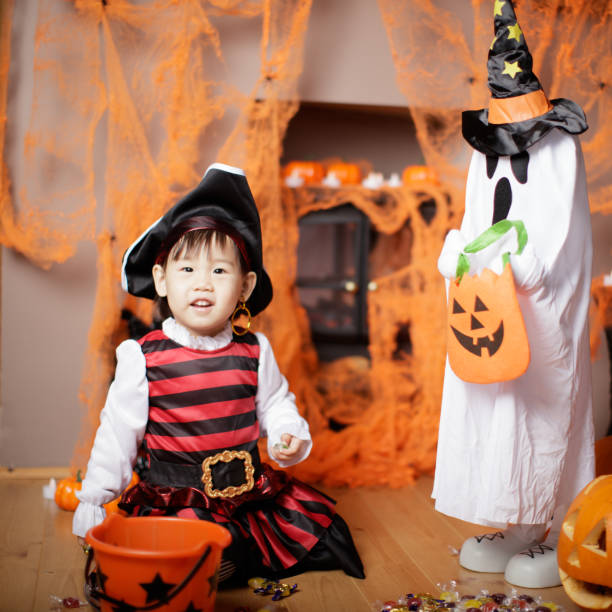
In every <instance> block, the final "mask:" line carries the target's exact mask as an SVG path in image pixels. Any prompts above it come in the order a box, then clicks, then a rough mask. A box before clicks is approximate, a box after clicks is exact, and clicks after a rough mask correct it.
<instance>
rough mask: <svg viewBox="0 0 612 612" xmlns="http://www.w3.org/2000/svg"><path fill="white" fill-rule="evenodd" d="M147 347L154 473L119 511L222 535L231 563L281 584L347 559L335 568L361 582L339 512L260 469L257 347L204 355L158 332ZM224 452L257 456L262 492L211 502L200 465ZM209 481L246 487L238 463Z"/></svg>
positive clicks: (291, 481)
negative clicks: (214, 527)
mask: <svg viewBox="0 0 612 612" xmlns="http://www.w3.org/2000/svg"><path fill="white" fill-rule="evenodd" d="M139 343H140V345H141V348H142V351H143V354H144V356H145V360H146V367H147V370H146V371H147V379H148V383H149V419H148V423H147V427H146V431H145V436H144V441H143V450H144V453H145V456H146V460H147V465H148V470H147V472H146V473H145V475H144V478H143V480H142V481H141V482H140V483H139V484H138V485H136V486H135V487H134V488H132V489H130V490H129V491H127V492H126V493H125V494H124V495H123V498H122V502H121V507H122V508H123V509H124V510H126V511H128V512H129V513H131V514H136V515H149V514H156V515H159V514H163V515H175V516H181V517H188V518H199V519H203V520H210V521H215V522H217V523H219V524H221V525H223V526H224V527H226V528H227V529H229V530H230V532H231V534H232V538H233V543H232V546H231V547H230V549H229V550H228V551H227V553H228V558H230V559H231V560H232V561H233V562H234V563H235V564H237V565H244V564H245V563H247V565H248V566H249V567H248V571H250V572H257V571H258V570H259V572H264V571H267V575H269V576H275V575H278V576H280V575H287V574H290V573H292V572H291V570H293V569H295V570H296V572H295V573H297V571H303V570H304V569H317V568H318V569H331V566H330V554H331V557H338V556H340V557H342V558H341V559H337V563H336V564H335V566H336V567H342V568H343V569H345V571H347V572H348V573H349V574H351V575H357V576H359V577H363V571H362V566H361V561H360V560H359V556H358V555H357V552H356V551H355V548H354V545H353V542H352V538H351V536H350V532H349V531H348V528H347V527H346V525H345V524H344V522H343V521H342V519H341V518H340V517H339V516H338V515H337V514H336V512H335V502H334V501H333V500H332V499H330V498H329V497H327V496H326V495H324V494H323V493H320V492H319V491H317V490H316V489H313V488H312V487H310V486H308V485H306V484H304V483H302V482H300V481H299V480H297V479H295V478H291V477H289V476H287V475H286V474H285V473H284V472H282V471H279V470H274V469H273V468H271V467H270V466H269V465H267V464H265V463H262V462H261V461H260V459H259V453H258V450H257V441H258V439H259V435H260V430H259V422H258V420H257V413H256V406H255V396H256V393H257V374H258V367H259V350H260V347H259V342H258V340H257V337H256V336H255V335H254V334H251V333H247V334H246V335H244V336H236V335H234V336H233V339H232V341H231V342H230V343H229V344H228V345H227V346H225V347H223V348H220V349H217V350H211V351H203V350H197V349H192V348H189V347H185V346H183V345H181V344H178V343H177V342H175V341H174V340H172V339H170V338H169V337H167V336H166V335H165V334H164V333H163V332H162V331H161V330H156V331H153V332H150V333H148V334H147V335H145V336H144V337H143V338H142V339H141V340H140V341H139ZM225 450H230V451H248V453H250V455H251V460H252V464H253V467H254V469H255V472H254V487H253V488H252V489H251V490H250V491H248V492H245V493H242V494H241V495H238V496H236V497H231V498H229V497H223V498H218V497H209V496H208V495H206V493H205V492H204V487H203V483H202V462H203V461H204V460H205V459H206V458H207V457H211V456H214V455H217V454H218V453H220V452H221V451H225ZM211 472H212V481H213V485H214V488H215V489H216V490H221V489H224V488H225V487H227V486H235V485H239V484H242V483H243V482H244V480H245V473H244V465H243V462H242V461H241V460H238V459H236V460H234V461H232V462H231V463H224V462H218V463H216V464H215V465H214V466H213V468H212V470H211ZM322 549H329V550H328V552H327V553H325V552H324V551H323V553H322ZM330 551H331V552H330ZM328 553H329V554H328ZM317 560H321V563H320V567H318V565H319V564H318V563H317ZM332 565H333V564H332ZM345 566H347V567H345Z"/></svg>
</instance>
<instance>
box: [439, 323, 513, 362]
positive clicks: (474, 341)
mask: <svg viewBox="0 0 612 612" xmlns="http://www.w3.org/2000/svg"><path fill="white" fill-rule="evenodd" d="M450 328H451V329H452V330H453V333H454V334H455V338H457V340H458V341H459V344H461V346H462V347H463V348H464V349H466V350H468V351H470V353H474V355H476V356H477V357H481V356H482V349H483V348H486V349H487V350H488V351H489V357H493V355H495V353H497V351H498V350H499V347H500V346H501V343H502V340H503V339H504V322H503V321H502V322H501V323H500V324H499V327H498V328H497V329H496V330H495V332H494V333H493V339H492V340H491V338H489V336H483V337H482V338H473V337H472V336H466V335H465V334H462V333H461V332H460V331H458V330H456V329H455V328H454V327H453V326H452V325H451V326H450Z"/></svg>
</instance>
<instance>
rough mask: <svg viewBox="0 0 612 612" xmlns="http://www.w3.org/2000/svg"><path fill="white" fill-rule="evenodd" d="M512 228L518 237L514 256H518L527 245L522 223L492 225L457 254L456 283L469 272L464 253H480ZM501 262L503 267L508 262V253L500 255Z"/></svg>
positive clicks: (468, 262)
mask: <svg viewBox="0 0 612 612" xmlns="http://www.w3.org/2000/svg"><path fill="white" fill-rule="evenodd" d="M512 228H514V229H515V230H516V235H517V237H518V249H517V250H516V253H515V254H516V255H520V254H521V253H522V252H523V249H524V248H525V245H526V244H527V230H526V229H525V224H524V223H523V222H522V221H510V220H509V219H502V220H501V221H498V222H497V223H496V224H495V225H492V226H491V227H490V228H488V229H487V230H485V231H484V232H483V233H482V234H480V236H478V237H477V238H475V239H474V240H472V242H470V243H469V244H468V245H466V246H465V248H464V249H463V253H460V254H459V260H458V261H457V272H456V273H455V278H456V279H457V282H458V283H459V282H460V281H461V279H462V278H463V275H464V274H467V273H468V272H469V271H470V261H469V260H468V258H467V257H466V256H465V253H477V252H478V251H482V249H484V248H486V247H488V246H489V245H491V244H493V243H494V242H496V241H497V240H499V239H500V238H501V237H502V236H503V235H504V234H506V233H508V232H509V231H510V230H511V229H512ZM502 261H503V262H504V267H505V266H506V264H507V263H508V262H509V261H510V253H509V252H508V253H504V254H503V255H502Z"/></svg>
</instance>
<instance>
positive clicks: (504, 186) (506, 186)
mask: <svg viewBox="0 0 612 612" xmlns="http://www.w3.org/2000/svg"><path fill="white" fill-rule="evenodd" d="M511 205H512V187H511V186H510V181H509V180H508V179H507V178H506V177H505V176H504V177H503V178H501V179H499V181H497V185H495V195H494V196H493V221H492V223H493V225H495V223H497V222H498V221H501V220H502V219H505V218H506V217H507V216H508V213H509V212H510V206H511Z"/></svg>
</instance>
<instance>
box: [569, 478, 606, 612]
mask: <svg viewBox="0 0 612 612" xmlns="http://www.w3.org/2000/svg"><path fill="white" fill-rule="evenodd" d="M557 558H558V561H559V574H560V576H561V582H562V583H563V587H564V588H565V591H566V592H567V594H568V596H569V597H570V598H571V599H572V600H573V601H574V602H575V603H577V604H578V605H579V606H582V607H583V608H589V609H592V610H606V609H608V608H610V607H612V475H610V474H608V475H605V476H600V477H599V478H596V479H595V480H593V481H592V482H591V483H589V484H588V485H587V486H586V487H585V488H584V489H583V490H582V491H581V492H580V493H579V495H578V496H577V497H576V499H575V500H574V501H573V502H572V505H571V506H570V507H569V510H568V511H567V514H566V516H565V520H564V521H563V526H562V528H561V534H560V536H559V545H558V548H557Z"/></svg>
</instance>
